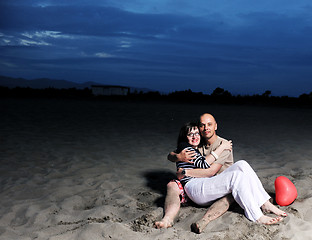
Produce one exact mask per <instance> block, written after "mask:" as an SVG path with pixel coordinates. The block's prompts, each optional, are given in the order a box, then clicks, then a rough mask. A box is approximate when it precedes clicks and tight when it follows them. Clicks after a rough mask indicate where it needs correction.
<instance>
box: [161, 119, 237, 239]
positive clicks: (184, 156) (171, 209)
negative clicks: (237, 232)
mask: <svg viewBox="0 0 312 240" xmlns="http://www.w3.org/2000/svg"><path fill="white" fill-rule="evenodd" d="M216 130H217V122H216V120H215V118H214V117H213V116H212V115H211V114H208V113H205V114H203V115H201V116H200V118H199V131H200V134H201V136H202V139H203V144H202V145H201V146H200V147H199V148H198V150H199V151H200V153H201V154H202V155H203V156H208V155H209V154H212V155H213V156H214V158H215V159H216V160H215V162H214V163H213V164H212V165H211V167H210V168H208V169H179V170H178V172H177V176H178V178H179V179H181V178H182V177H183V176H184V175H186V176H190V177H212V176H214V175H215V174H219V173H221V172H222V171H224V170H225V169H226V168H227V167H229V166H231V165H232V164H233V153H232V151H223V152H222V153H221V154H220V156H217V155H216V154H215V153H214V152H213V151H214V150H215V149H216V148H217V147H218V146H219V145H220V144H221V143H222V141H226V140H225V139H223V138H220V137H219V136H217V134H216ZM192 157H193V153H192V151H187V150H183V151H182V152H180V153H175V152H171V153H169V155H168V160H170V161H172V162H177V161H186V162H189V161H190V160H192ZM182 191H183V189H181V186H179V184H178V183H176V182H175V181H171V182H169V183H168V184H167V196H166V200H165V215H164V217H163V219H162V220H161V221H159V222H156V223H155V226H156V228H168V227H172V225H173V222H174V219H175V218H176V216H177V215H178V212H179V210H180V195H181V193H183V192H182ZM233 201H234V200H233V197H232V196H231V195H227V196H225V197H223V198H221V199H219V200H217V201H216V202H214V203H213V204H212V205H211V206H210V208H209V209H208V211H207V213H206V214H205V215H204V216H203V218H202V219H201V220H199V221H198V222H196V223H193V224H192V225H191V228H192V231H194V232H196V233H201V232H202V231H203V229H204V228H205V227H206V226H207V225H208V223H209V222H211V221H212V220H214V219H216V218H218V217H220V216H221V215H222V214H224V213H225V212H226V211H227V210H228V208H229V206H230V204H231V203H232V202H233Z"/></svg>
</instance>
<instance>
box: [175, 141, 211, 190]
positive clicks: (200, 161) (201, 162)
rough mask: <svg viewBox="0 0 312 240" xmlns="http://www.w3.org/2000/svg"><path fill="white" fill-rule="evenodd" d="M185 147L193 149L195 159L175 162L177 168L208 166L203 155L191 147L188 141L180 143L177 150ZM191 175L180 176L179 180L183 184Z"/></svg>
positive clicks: (179, 150) (205, 167)
mask: <svg viewBox="0 0 312 240" xmlns="http://www.w3.org/2000/svg"><path fill="white" fill-rule="evenodd" d="M184 149H187V150H191V151H194V154H195V159H193V160H192V163H189V162H177V163H176V166H177V170H178V169H179V168H184V169H195V168H204V169H207V168H209V167H210V165H209V164H208V163H207V162H206V159H205V157H203V156H202V155H201V154H200V152H199V151H198V150H197V149H194V148H193V147H191V145H190V144H188V143H181V144H179V146H178V149H177V152H178V153H180V152H181V151H182V150H184ZM192 178H193V177H187V176H185V177H184V178H182V179H181V180H180V182H181V183H182V185H183V186H184V185H185V184H186V183H187V182H188V181H190V180H191V179H192Z"/></svg>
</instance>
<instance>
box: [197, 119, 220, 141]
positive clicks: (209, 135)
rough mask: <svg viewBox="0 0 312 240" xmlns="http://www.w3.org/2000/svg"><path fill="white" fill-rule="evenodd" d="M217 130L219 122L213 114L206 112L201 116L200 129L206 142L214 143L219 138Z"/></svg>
mask: <svg viewBox="0 0 312 240" xmlns="http://www.w3.org/2000/svg"><path fill="white" fill-rule="evenodd" d="M216 130H217V122H216V120H215V118H214V117H213V116H212V115H211V114H209V113H204V114H203V115H201V116H200V117H199V131H200V134H201V136H202V137H203V138H204V140H205V141H206V143H207V142H210V143H212V142H213V141H214V140H215V139H216V138H217V135H216Z"/></svg>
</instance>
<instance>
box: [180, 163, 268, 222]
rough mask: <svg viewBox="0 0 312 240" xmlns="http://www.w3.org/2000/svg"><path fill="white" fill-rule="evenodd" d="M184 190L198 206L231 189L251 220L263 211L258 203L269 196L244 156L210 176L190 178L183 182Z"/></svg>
mask: <svg viewBox="0 0 312 240" xmlns="http://www.w3.org/2000/svg"><path fill="white" fill-rule="evenodd" d="M184 190H185V192H186V194H187V195H188V197H189V198H190V199H191V200H192V201H193V202H194V203H196V204H198V205H202V206H206V205H209V204H211V203H212V202H213V201H215V200H216V199H218V198H221V197H224V196H225V195H227V194H229V193H232V195H233V197H234V199H235V201H236V202H237V203H238V204H239V205H240V206H241V207H242V208H243V209H244V211H245V216H246V217H247V218H248V219H249V220H251V221H253V222H254V221H256V220H258V219H259V218H260V217H261V216H262V215H263V213H262V211H261V209H260V207H261V206H262V205H263V204H264V203H265V202H266V201H268V200H269V199H270V196H269V194H268V193H267V192H266V191H265V190H264V188H263V186H262V183H261V182H260V180H259V178H258V176H257V174H256V173H255V171H254V170H253V169H252V168H251V166H250V165H249V164H248V163H247V162H246V161H244V160H240V161H238V162H236V163H234V164H233V165H232V166H230V167H229V168H227V169H226V170H224V171H223V172H222V173H220V174H218V175H216V176H213V177H211V178H193V179H191V180H190V181H189V182H187V183H186V185H185V186H184Z"/></svg>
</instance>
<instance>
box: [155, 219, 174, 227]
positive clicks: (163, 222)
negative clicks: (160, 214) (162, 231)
mask: <svg viewBox="0 0 312 240" xmlns="http://www.w3.org/2000/svg"><path fill="white" fill-rule="evenodd" d="M154 225H155V228H158V229H159V228H170V227H172V226H173V221H171V220H170V219H166V218H163V219H161V221H158V222H155V224H154Z"/></svg>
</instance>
